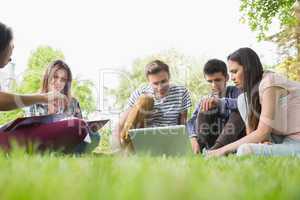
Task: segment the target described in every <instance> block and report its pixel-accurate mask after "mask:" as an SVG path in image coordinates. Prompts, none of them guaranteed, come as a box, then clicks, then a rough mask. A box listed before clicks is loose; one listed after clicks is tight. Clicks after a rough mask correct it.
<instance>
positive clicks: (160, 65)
mask: <svg viewBox="0 0 300 200" xmlns="http://www.w3.org/2000/svg"><path fill="white" fill-rule="evenodd" d="M161 71H165V72H167V73H168V75H169V76H170V70H169V66H168V65H167V64H166V63H164V62H162V61H160V60H154V61H151V62H150V63H148V64H147V65H146V67H145V74H146V76H147V77H148V76H149V75H152V74H158V73H159V72H161Z"/></svg>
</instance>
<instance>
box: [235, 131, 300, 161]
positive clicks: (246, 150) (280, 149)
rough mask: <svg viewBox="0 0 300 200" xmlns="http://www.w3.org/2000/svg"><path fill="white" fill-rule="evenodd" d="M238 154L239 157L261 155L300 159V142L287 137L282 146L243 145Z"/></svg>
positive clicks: (274, 144)
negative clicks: (297, 157)
mask: <svg viewBox="0 0 300 200" xmlns="http://www.w3.org/2000/svg"><path fill="white" fill-rule="evenodd" d="M273 142H274V140H273ZM236 154H237V156H243V155H259V156H299V157H300V140H293V139H291V138H288V137H286V136H285V137H284V139H283V141H282V143H280V144H278V143H277V144H276V143H273V144H243V145H241V146H240V147H239V148H238V150H237V153H236Z"/></svg>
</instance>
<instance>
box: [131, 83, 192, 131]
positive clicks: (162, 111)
mask: <svg viewBox="0 0 300 200" xmlns="http://www.w3.org/2000/svg"><path fill="white" fill-rule="evenodd" d="M143 94H146V95H151V96H154V90H153V88H152V87H151V86H150V85H146V86H142V87H141V88H139V89H137V90H136V91H134V92H133V93H132V94H131V96H130V98H129V101H128V105H127V108H130V107H132V106H134V104H135V103H136V102H137V100H138V98H139V97H140V96H141V95H143ZM189 107H191V98H190V94H189V91H188V90H187V89H186V88H185V87H184V86H176V85H170V88H169V91H168V94H167V96H165V97H163V98H162V99H160V100H158V99H155V98H154V108H153V111H152V113H151V114H150V116H149V117H148V118H147V119H146V124H147V127H159V126H171V125H178V124H179V119H180V113H182V112H185V111H187V110H188V108H189Z"/></svg>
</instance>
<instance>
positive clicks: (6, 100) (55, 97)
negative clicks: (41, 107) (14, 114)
mask: <svg viewBox="0 0 300 200" xmlns="http://www.w3.org/2000/svg"><path fill="white" fill-rule="evenodd" d="M59 100H63V101H67V98H66V97H65V96H64V95H62V94H60V93H58V92H57V93H47V94H35V95H17V94H11V93H6V92H0V111H8V110H13V109H16V108H22V107H25V106H30V105H33V104H37V103H47V102H53V101H59Z"/></svg>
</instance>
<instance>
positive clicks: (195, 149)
mask: <svg viewBox="0 0 300 200" xmlns="http://www.w3.org/2000/svg"><path fill="white" fill-rule="evenodd" d="M191 145H192V150H193V153H194V154H198V153H200V145H199V144H198V141H197V138H195V137H193V138H191Z"/></svg>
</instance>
